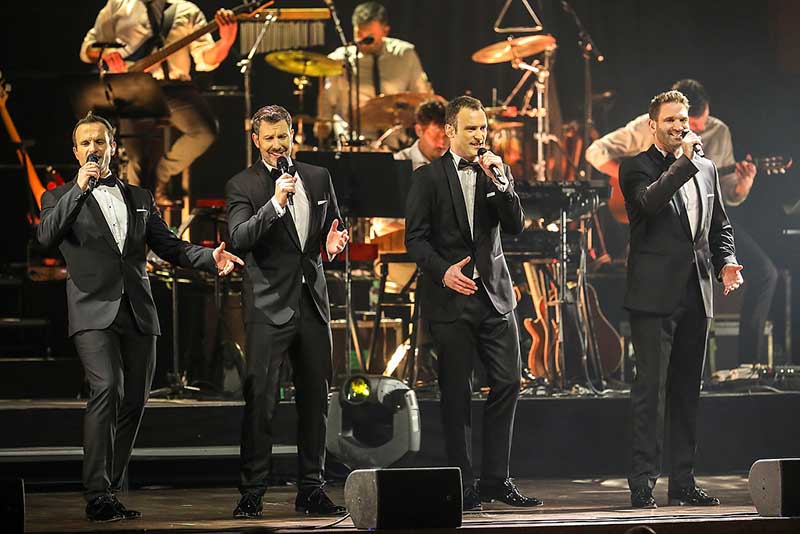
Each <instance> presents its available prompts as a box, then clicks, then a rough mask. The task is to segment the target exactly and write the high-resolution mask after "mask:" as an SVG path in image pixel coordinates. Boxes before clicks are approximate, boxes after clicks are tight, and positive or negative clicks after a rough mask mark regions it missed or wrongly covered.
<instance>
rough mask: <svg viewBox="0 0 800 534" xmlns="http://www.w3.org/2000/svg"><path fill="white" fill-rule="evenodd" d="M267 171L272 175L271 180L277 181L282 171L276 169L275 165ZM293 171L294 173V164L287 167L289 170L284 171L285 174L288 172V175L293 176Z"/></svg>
mask: <svg viewBox="0 0 800 534" xmlns="http://www.w3.org/2000/svg"><path fill="white" fill-rule="evenodd" d="M269 173H270V176H272V181H273V182H277V181H278V178H280V177H281V176H282V175H283V173H282V172H281V171H279V170H278V169H276V168H275V167H273V168H272V170H271V171H269ZM294 173H295V168H294V165H292V166H291V167H289V170H287V171H286V174H288V175H289V176H294Z"/></svg>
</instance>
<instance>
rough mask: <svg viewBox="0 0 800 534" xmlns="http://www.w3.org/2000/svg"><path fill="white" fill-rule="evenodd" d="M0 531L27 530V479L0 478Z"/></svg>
mask: <svg viewBox="0 0 800 534" xmlns="http://www.w3.org/2000/svg"><path fill="white" fill-rule="evenodd" d="M0 532H3V533H8V534H22V533H23V532H25V481H24V480H22V479H21V478H12V479H0Z"/></svg>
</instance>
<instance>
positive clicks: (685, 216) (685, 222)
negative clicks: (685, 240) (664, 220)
mask: <svg viewBox="0 0 800 534" xmlns="http://www.w3.org/2000/svg"><path fill="white" fill-rule="evenodd" d="M672 200H673V201H674V202H675V206H676V208H677V210H678V218H680V220H681V226H683V229H684V231H685V232H686V235H687V236H689V239H691V240H692V241H694V236H692V227H691V226H690V225H689V213H688V212H687V211H686V203H685V202H684V201H683V192H682V191H681V190H680V189H678V191H676V192H675V194H674V195H672Z"/></svg>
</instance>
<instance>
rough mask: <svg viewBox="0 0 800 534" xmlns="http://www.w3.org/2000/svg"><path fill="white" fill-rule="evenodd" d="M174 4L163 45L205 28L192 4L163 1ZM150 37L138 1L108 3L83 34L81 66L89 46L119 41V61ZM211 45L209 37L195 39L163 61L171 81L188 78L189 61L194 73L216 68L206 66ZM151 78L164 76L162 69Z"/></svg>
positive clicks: (179, 0) (111, 0)
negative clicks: (205, 54)
mask: <svg viewBox="0 0 800 534" xmlns="http://www.w3.org/2000/svg"><path fill="white" fill-rule="evenodd" d="M170 4H176V12H175V19H174V21H173V23H172V27H171V28H170V31H169V33H168V34H167V37H166V39H164V45H165V46H166V45H170V44H172V43H174V42H175V41H178V40H180V39H182V38H184V37H186V36H187V35H189V34H190V33H192V32H194V31H195V30H197V29H198V28H200V27H201V26H205V24H206V22H207V21H206V17H205V15H203V12H202V11H200V8H198V7H197V6H196V5H194V4H193V3H191V2H188V1H186V0H166V5H167V6H169V5H170ZM152 35H153V30H152V29H151V28H150V19H149V18H148V17H147V7H146V6H145V4H144V2H142V0H108V2H107V3H106V5H105V6H104V7H103V9H101V10H100V12H99V13H98V14H97V19H96V20H95V22H94V26H93V27H92V28H91V29H90V30H89V31H88V32H87V33H86V37H84V39H83V44H81V51H80V58H81V61H83V62H85V63H92V61H90V60H89V57H88V55H87V50H88V49H89V46H90V45H91V44H92V43H97V42H113V41H119V42H121V43H122V44H124V45H125V46H124V48H120V49H118V50H117V51H118V52H119V53H120V55H121V56H122V58H123V59H125V58H126V57H128V56H130V55H131V54H133V53H134V52H136V50H138V49H139V47H140V46H142V44H144V42H145V41H147V40H148V39H150V37H152ZM213 46H214V39H213V38H212V37H211V34H208V33H207V34H205V35H203V36H202V37H199V38H197V39H196V40H195V41H193V42H192V43H191V44H190V45H189V46H187V47H185V48H182V49H181V50H179V51H177V52H175V53H174V54H172V55H171V56H170V57H169V58H168V59H167V64H168V65H169V77H170V78H171V79H173V80H189V79H191V69H192V59H194V66H195V69H196V70H198V71H210V70H214V69H216V68H217V66H218V65H219V64H218V63H217V64H211V63H207V62H206V61H205V59H204V58H203V53H204V52H205V51H206V50H208V49H209V48H211V47H213ZM154 51H155V50H154ZM150 74H152V75H153V77H155V78H157V79H161V78H163V77H164V75H163V72H162V69H160V68H157V69H153V70H152V71H151V73H150Z"/></svg>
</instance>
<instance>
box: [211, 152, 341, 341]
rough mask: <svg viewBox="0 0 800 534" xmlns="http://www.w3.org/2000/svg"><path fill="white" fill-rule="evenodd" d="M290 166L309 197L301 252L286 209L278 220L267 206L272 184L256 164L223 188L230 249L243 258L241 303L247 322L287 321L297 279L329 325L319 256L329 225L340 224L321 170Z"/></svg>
mask: <svg viewBox="0 0 800 534" xmlns="http://www.w3.org/2000/svg"><path fill="white" fill-rule="evenodd" d="M294 165H295V168H296V169H297V173H298V175H299V176H300V179H301V180H302V181H303V186H304V188H305V190H306V193H307V194H308V197H309V199H308V201H309V209H310V214H309V217H310V220H309V229H308V236H307V237H306V241H305V246H304V247H303V249H302V250H301V248H300V239H299V236H298V235H297V229H296V228H295V224H294V220H293V219H292V215H291V213H290V212H289V209H288V206H287V209H286V213H285V214H284V215H283V216H282V217H279V216H278V214H277V212H276V211H275V207H274V206H273V204H272V202H271V201H270V199H271V198H272V196H273V195H274V194H275V182H274V181H273V180H272V178H271V177H270V175H269V172H268V170H267V167H266V165H264V162H263V161H262V160H259V161H257V162H256V163H254V164H253V165H252V166H250V167H249V168H247V169H245V170H244V171H242V172H240V173H239V174H237V175H236V176H234V177H233V178H231V179H230V180H228V183H227V185H226V186H225V197H226V201H227V206H228V229H229V231H230V234H231V245H232V246H233V248H234V249H235V250H237V251H239V252H241V253H242V254H244V255H245V256H246V258H247V259H246V260H245V269H244V273H245V275H244V287H243V297H244V306H245V320H246V321H248V322H257V323H268V324H273V325H282V324H285V323H286V322H287V321H289V319H291V318H292V316H293V315H294V313H295V312H297V311H298V310H299V303H300V290H301V288H302V278H303V277H305V280H306V284H308V287H309V289H310V290H311V294H312V296H313V298H314V303H315V304H316V305H317V311H318V312H319V314H320V316H321V317H322V319H323V320H324V321H326V322H328V321H330V305H329V302H328V287H327V285H326V283H325V273H324V271H323V269H322V251H323V250H324V249H325V240H326V238H327V236H328V230H329V229H330V227H331V224H333V220H334V219H337V220H339V221H340V222H341V216H340V214H339V206H338V204H337V203H336V194H335V193H334V191H333V183H332V182H331V175H330V174H329V173H328V171H327V170H326V169H323V168H322V167H316V166H314V165H308V164H306V163H302V162H299V161H296V160H294Z"/></svg>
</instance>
